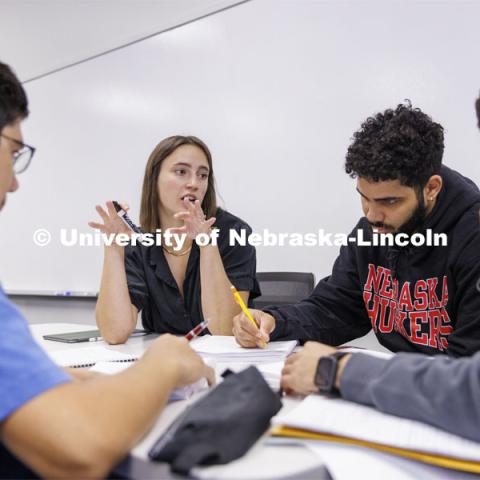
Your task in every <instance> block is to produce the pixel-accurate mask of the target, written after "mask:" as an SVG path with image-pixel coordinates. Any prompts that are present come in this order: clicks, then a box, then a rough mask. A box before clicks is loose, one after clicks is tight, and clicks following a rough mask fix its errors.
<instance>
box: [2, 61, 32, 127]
mask: <svg viewBox="0 0 480 480" xmlns="http://www.w3.org/2000/svg"><path fill="white" fill-rule="evenodd" d="M27 116H28V100H27V95H26V93H25V90H24V89H23V87H22V84H21V83H20V81H19V80H18V78H17V77H16V76H15V74H14V73H13V71H12V69H11V68H10V67H9V66H8V65H6V64H5V63H1V62H0V132H1V131H2V130H3V128H4V127H5V126H6V125H9V124H11V123H14V122H15V121H17V120H19V119H24V118H26V117H27Z"/></svg>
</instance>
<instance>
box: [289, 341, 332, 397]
mask: <svg viewBox="0 0 480 480" xmlns="http://www.w3.org/2000/svg"><path fill="white" fill-rule="evenodd" d="M336 351H337V349H336V348H335V347H330V346H329V345H324V344H323V343H318V342H307V343H305V346H304V347H303V349H302V350H300V351H299V352H297V353H294V354H293V355H290V356H289V357H288V358H287V360H286V362H285V365H284V367H283V370H282V379H281V382H280V384H281V387H282V389H283V390H284V391H285V392H286V393H298V394H301V395H308V394H309V393H313V392H317V391H318V389H317V387H316V386H315V382H314V380H315V373H316V371H317V365H318V361H319V360H320V358H321V357H325V356H328V355H331V354H332V353H335V352H336Z"/></svg>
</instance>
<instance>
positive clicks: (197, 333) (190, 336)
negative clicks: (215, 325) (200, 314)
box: [185, 318, 208, 341]
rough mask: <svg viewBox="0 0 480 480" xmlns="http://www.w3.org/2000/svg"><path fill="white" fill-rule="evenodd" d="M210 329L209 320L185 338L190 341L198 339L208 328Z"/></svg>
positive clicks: (200, 324)
mask: <svg viewBox="0 0 480 480" xmlns="http://www.w3.org/2000/svg"><path fill="white" fill-rule="evenodd" d="M207 327H208V318H207V320H204V321H203V322H202V323H199V324H198V325H197V326H196V327H195V328H192V329H191V330H190V331H189V332H188V333H187V334H186V335H185V338H186V339H187V340H188V341H190V340H193V339H194V338H195V337H198V336H199V335H200V334H201V333H202V332H203V331H204V330H205V329H206V328H207Z"/></svg>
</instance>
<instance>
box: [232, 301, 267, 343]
mask: <svg viewBox="0 0 480 480" xmlns="http://www.w3.org/2000/svg"><path fill="white" fill-rule="evenodd" d="M248 313H249V316H250V318H251V319H249V316H248V315H247V314H246V313H245V312H244V311H242V313H240V314H238V315H237V316H235V317H234V318H233V334H234V335H235V339H236V340H237V342H238V343H239V344H240V345H241V346H242V347H245V348H265V346H266V344H267V343H268V342H269V341H270V333H272V332H273V329H274V328H275V318H274V317H272V315H270V314H269V313H265V312H262V311H261V310H253V309H249V310H248Z"/></svg>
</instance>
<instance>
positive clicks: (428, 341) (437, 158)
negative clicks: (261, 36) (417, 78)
mask: <svg viewBox="0 0 480 480" xmlns="http://www.w3.org/2000/svg"><path fill="white" fill-rule="evenodd" d="M443 148H444V143H443V128H442V126H441V125H439V124H438V123H435V122H433V121H432V119H431V118H430V117H429V116H427V115H426V114H425V113H423V112H422V111H421V110H419V109H416V108H412V106H411V105H410V104H409V103H407V104H406V105H403V104H402V105H398V107H397V108H396V109H395V110H386V111H385V112H383V113H378V114H377V115H375V116H374V117H371V118H368V119H367V120H366V121H365V122H364V123H363V125H362V126H361V129H360V130H359V131H357V132H356V133H355V134H354V138H353V143H352V144H351V145H350V147H349V149H348V153H347V158H346V164H345V169H346V172H347V173H348V174H349V175H350V176H351V177H354V178H356V179H357V191H358V193H359V195H360V197H361V202H362V208H363V211H364V214H365V216H364V217H363V218H361V219H360V221H359V222H358V224H357V225H356V226H355V228H354V230H353V232H352V233H351V234H350V235H349V238H354V237H355V238H357V239H358V238H359V236H360V235H363V238H364V239H366V240H367V241H368V240H371V241H373V239H374V237H376V236H377V235H378V234H385V233H390V234H392V235H391V236H394V237H395V238H397V237H398V238H400V237H401V238H403V239H405V238H407V239H409V240H411V242H410V243H408V242H407V245H405V242H402V246H397V245H395V246H361V245H359V244H358V243H355V242H350V241H349V242H348V245H346V246H342V247H341V249H340V255H339V257H338V258H337V260H336V261H335V264H334V266H333V271H332V274H331V275H330V276H329V277H326V278H324V279H323V280H321V281H320V282H319V284H318V285H317V286H316V288H315V290H314V292H313V293H312V295H311V296H310V297H309V298H307V299H306V300H304V301H302V302H300V303H297V304H295V305H282V306H277V307H275V306H272V307H269V308H267V309H265V310H264V311H263V312H262V311H258V310H253V311H252V315H253V316H254V318H255V320H256V322H257V324H258V325H259V329H256V328H255V327H254V326H252V325H251V324H250V323H249V322H248V320H247V319H246V318H245V316H244V315H243V314H241V315H239V316H237V317H235V319H234V335H235V336H236V338H237V341H238V342H239V343H240V344H241V345H243V346H244V347H253V346H257V345H261V344H262V342H263V341H269V340H279V339H299V340H301V341H307V340H316V341H320V342H323V343H326V344H329V345H339V344H342V343H344V342H347V341H349V340H352V339H354V338H357V337H360V336H363V335H365V334H366V333H367V332H368V331H369V330H370V329H371V328H373V330H374V332H375V334H376V336H377V338H378V340H379V342H380V343H381V344H382V345H384V346H385V347H387V348H389V349H390V350H392V351H395V352H396V351H405V352H421V353H427V354H438V353H444V354H445V353H446V354H449V355H452V356H464V355H471V354H473V353H475V352H476V351H477V350H480V295H479V294H478V292H477V290H476V282H477V279H478V278H480V228H479V209H480V193H479V190H478V188H477V187H476V186H475V184H474V183H473V182H472V181H471V180H469V179H468V178H465V177H463V176H462V175H461V174H460V173H458V172H456V171H454V170H452V169H450V168H448V167H446V166H444V165H442V156H443ZM429 230H430V231H431V232H432V234H444V236H446V238H447V245H446V246H428V245H423V246H413V245H412V243H413V240H414V237H417V238H418V235H419V234H424V235H425V236H426V237H427V238H428V231H429ZM374 232H375V233H374ZM399 243H400V242H399Z"/></svg>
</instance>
